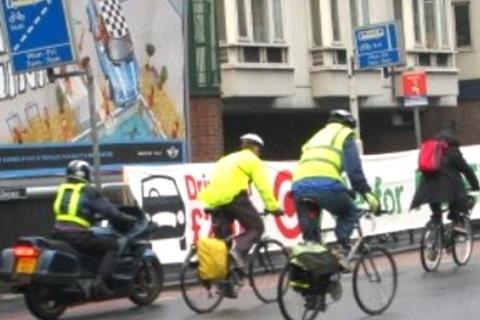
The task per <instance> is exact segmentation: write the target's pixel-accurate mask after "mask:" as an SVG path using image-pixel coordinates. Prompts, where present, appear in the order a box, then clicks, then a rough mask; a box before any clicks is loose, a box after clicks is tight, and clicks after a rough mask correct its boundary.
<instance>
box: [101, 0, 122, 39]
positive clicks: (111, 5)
mask: <svg viewBox="0 0 480 320" xmlns="http://www.w3.org/2000/svg"><path fill="white" fill-rule="evenodd" d="M98 3H99V5H100V14H101V15H102V17H103V20H104V22H105V26H106V27H107V32H108V34H109V35H110V36H111V37H114V38H122V37H124V36H126V35H127V34H128V25H127V20H126V19H125V15H124V14H123V9H122V6H121V5H120V2H119V0H98Z"/></svg>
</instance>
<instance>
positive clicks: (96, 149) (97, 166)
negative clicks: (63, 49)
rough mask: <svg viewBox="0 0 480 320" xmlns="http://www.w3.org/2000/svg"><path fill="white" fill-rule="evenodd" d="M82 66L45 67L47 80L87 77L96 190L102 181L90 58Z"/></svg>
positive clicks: (99, 188) (84, 60)
mask: <svg viewBox="0 0 480 320" xmlns="http://www.w3.org/2000/svg"><path fill="white" fill-rule="evenodd" d="M81 64H82V68H83V69H84V71H71V72H63V73H59V74H55V73H54V71H53V69H52V68H48V69H47V76H48V79H49V81H52V82H53V81H55V80H56V79H59V78H68V77H75V76H77V77H78V76H80V77H83V76H85V77H87V91H88V107H89V112H90V127H91V129H90V138H91V139H92V157H93V170H94V172H93V175H94V179H95V187H96V188H97V189H98V190H101V187H102V181H101V175H100V164H101V163H100V145H99V141H98V127H97V117H96V114H95V83H94V77H93V72H92V67H91V66H90V59H89V58H84V59H83V60H82V62H81Z"/></svg>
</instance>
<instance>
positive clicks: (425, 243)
mask: <svg viewBox="0 0 480 320" xmlns="http://www.w3.org/2000/svg"><path fill="white" fill-rule="evenodd" d="M442 233H443V232H442V227H441V224H440V223H438V222H433V221H429V222H428V223H427V225H426V226H425V228H423V231H422V239H421V241H420V258H421V261H422V267H423V269H424V270H425V271H427V272H430V271H435V270H436V269H437V268H438V266H439V265H440V261H441V260H442V253H443V250H442V248H443V236H442Z"/></svg>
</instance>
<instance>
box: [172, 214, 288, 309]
mask: <svg viewBox="0 0 480 320" xmlns="http://www.w3.org/2000/svg"><path fill="white" fill-rule="evenodd" d="M206 212H208V213H210V214H217V213H215V212H213V211H211V210H208V211H207V210H206ZM260 215H261V216H263V217H264V216H265V215H266V214H265V213H262V214H260ZM240 235H241V234H238V235H233V236H232V237H231V238H230V239H225V240H226V241H227V242H230V241H231V240H234V239H235V238H237V237H238V236H240ZM250 252H251V254H249V256H248V257H247V259H246V261H247V268H246V270H247V272H246V275H243V272H241V271H240V270H239V269H238V268H237V266H236V264H235V259H234V258H233V257H232V256H231V254H230V253H229V256H228V273H227V278H226V279H223V280H216V281H209V280H202V279H200V278H199V275H198V271H197V269H198V257H197V248H196V246H195V244H193V245H192V246H191V249H190V251H189V253H188V254H187V257H186V259H185V261H184V263H183V265H182V269H181V271H180V288H181V291H182V296H183V299H184V300H185V302H186V304H187V306H188V307H189V308H190V309H192V310H193V311H195V312H197V313H207V312H211V311H213V310H214V309H215V308H217V307H218V305H219V304H220V302H221V301H222V300H223V298H224V297H229V298H236V296H237V293H238V291H239V290H240V288H241V287H242V286H243V284H244V280H245V277H246V278H247V279H248V282H249V284H250V286H251V288H252V289H253V292H254V293H255V295H256V296H257V297H258V298H259V299H260V300H261V301H262V302H264V303H271V302H274V301H276V300H277V290H276V287H275V286H273V287H272V286H271V284H272V283H276V281H277V279H275V277H278V275H279V273H280V271H281V270H283V266H284V265H285V264H286V263H287V261H288V257H289V254H288V251H287V250H286V249H285V247H284V246H283V245H282V243H281V242H280V241H278V240H275V239H271V238H268V237H263V238H261V239H260V240H259V241H258V242H256V243H255V244H254V246H253V247H252V249H251V250H250ZM232 289H233V292H231V290H232ZM232 293H233V295H232Z"/></svg>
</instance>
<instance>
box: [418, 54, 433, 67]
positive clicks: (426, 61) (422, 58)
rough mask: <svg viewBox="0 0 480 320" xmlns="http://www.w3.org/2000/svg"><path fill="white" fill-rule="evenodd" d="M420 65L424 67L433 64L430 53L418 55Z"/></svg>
mask: <svg viewBox="0 0 480 320" xmlns="http://www.w3.org/2000/svg"><path fill="white" fill-rule="evenodd" d="M418 65H419V66H422V67H428V66H431V65H432V61H431V57H430V54H429V53H420V54H419V55H418Z"/></svg>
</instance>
